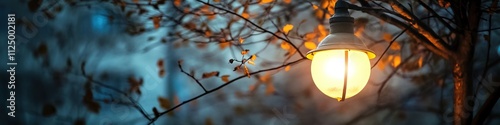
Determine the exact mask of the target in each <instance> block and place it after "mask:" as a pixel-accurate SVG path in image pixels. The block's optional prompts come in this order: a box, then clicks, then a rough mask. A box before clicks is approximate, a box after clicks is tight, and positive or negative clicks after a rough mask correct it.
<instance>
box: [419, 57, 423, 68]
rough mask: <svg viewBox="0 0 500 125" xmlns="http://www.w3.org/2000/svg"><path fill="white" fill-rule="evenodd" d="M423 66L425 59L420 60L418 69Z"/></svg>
mask: <svg viewBox="0 0 500 125" xmlns="http://www.w3.org/2000/svg"><path fill="white" fill-rule="evenodd" d="M423 64H424V57H420V58H418V67H422V65H423Z"/></svg>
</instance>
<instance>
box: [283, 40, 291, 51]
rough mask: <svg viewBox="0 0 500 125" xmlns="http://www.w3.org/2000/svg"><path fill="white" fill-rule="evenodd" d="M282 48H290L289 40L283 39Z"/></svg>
mask: <svg viewBox="0 0 500 125" xmlns="http://www.w3.org/2000/svg"><path fill="white" fill-rule="evenodd" d="M281 48H282V49H284V50H288V49H290V44H288V43H287V42H285V41H283V42H281Z"/></svg>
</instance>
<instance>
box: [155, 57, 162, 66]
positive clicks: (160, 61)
mask: <svg viewBox="0 0 500 125" xmlns="http://www.w3.org/2000/svg"><path fill="white" fill-rule="evenodd" d="M156 65H157V66H158V68H163V60H162V59H159V60H158V62H156Z"/></svg>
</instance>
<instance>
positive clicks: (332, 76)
mask: <svg viewBox="0 0 500 125" xmlns="http://www.w3.org/2000/svg"><path fill="white" fill-rule="evenodd" d="M347 9H348V5H347V3H345V2H344V1H342V0H339V1H337V3H336V5H335V14H334V15H333V16H332V17H331V18H330V20H329V22H330V34H329V35H328V36H326V37H325V38H324V39H323V40H322V41H321V42H320V43H319V45H318V47H317V48H316V49H314V50H311V51H309V52H308V53H307V58H308V59H311V60H312V64H311V75H312V78H313V81H314V83H315V84H316V87H318V89H319V90H320V91H321V92H322V93H324V94H325V95H327V96H329V97H331V98H336V99H338V100H339V101H344V100H345V99H346V98H350V97H352V96H354V95H356V94H358V93H359V92H360V91H361V90H362V89H363V88H364V87H365V85H366V83H367V82H368V79H369V78H370V72H371V66H370V60H369V59H373V58H375V53H374V52H373V51H372V50H370V49H368V48H367V47H366V45H365V44H364V43H363V41H361V39H359V38H357V37H356V36H355V35H354V30H353V22H354V18H352V17H351V16H350V15H349V11H348V10H347Z"/></svg>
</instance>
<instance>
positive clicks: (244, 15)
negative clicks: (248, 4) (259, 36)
mask: <svg viewBox="0 0 500 125" xmlns="http://www.w3.org/2000/svg"><path fill="white" fill-rule="evenodd" d="M241 16H242V17H243V18H246V19H248V17H250V14H248V13H246V12H243V13H242V14H241Z"/></svg>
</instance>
